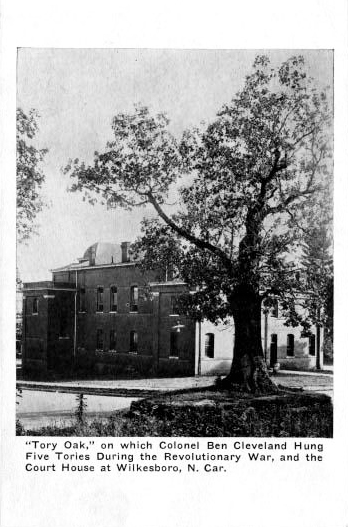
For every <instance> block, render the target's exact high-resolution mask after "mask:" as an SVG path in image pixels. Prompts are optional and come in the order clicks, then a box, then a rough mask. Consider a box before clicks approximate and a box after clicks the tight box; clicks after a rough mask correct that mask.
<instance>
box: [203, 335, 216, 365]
mask: <svg viewBox="0 0 348 527" xmlns="http://www.w3.org/2000/svg"><path fill="white" fill-rule="evenodd" d="M214 340H215V335H214V333H206V335H205V341H204V350H205V356H206V357H209V359H213V358H214Z"/></svg>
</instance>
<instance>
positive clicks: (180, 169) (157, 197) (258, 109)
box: [66, 56, 331, 391]
mask: <svg viewBox="0 0 348 527" xmlns="http://www.w3.org/2000/svg"><path fill="white" fill-rule="evenodd" d="M330 115H331V113H330V108H329V103H328V101H327V96H326V94H325V92H324V91H322V92H319V91H318V90H317V89H316V88H315V86H314V82H313V81H312V80H311V79H310V78H309V77H308V76H307V74H306V71H305V65H304V60H303V58H302V57H292V58H290V59H289V60H288V61H286V62H284V63H283V64H282V65H281V66H280V67H279V68H277V69H274V68H271V65H270V61H269V59H268V58H267V57H266V56H259V57H257V58H256V60H255V62H254V65H253V70H252V72H251V73H250V75H248V76H247V77H246V80H245V84H244V87H243V88H242V89H241V91H240V92H238V93H237V94H236V95H235V96H234V98H233V99H232V101H231V102H230V103H229V104H226V105H225V106H224V107H223V108H222V109H221V111H220V112H219V113H218V114H217V117H216V119H215V120H214V121H213V122H212V123H211V124H209V125H208V126H207V127H206V128H205V129H195V130H193V131H186V132H185V133H184V134H183V137H182V139H181V141H180V142H177V141H176V140H175V138H174V137H173V136H172V135H171V134H170V133H169V131H168V129H167V125H168V120H167V118H166V117H165V116H164V115H162V114H160V115H151V114H150V113H149V111H148V109H147V108H144V107H135V111H134V113H132V114H131V115H128V114H123V113H121V114H118V115H116V116H115V117H114V118H113V121H112V129H113V134H114V139H113V140H112V141H110V142H109V143H108V144H107V146H106V149H105V152H104V153H98V152H96V153H95V159H94V163H93V165H91V166H86V165H85V164H84V163H81V162H80V161H79V160H78V159H76V160H75V161H74V162H70V163H69V164H68V166H67V167H66V171H67V172H68V173H70V174H71V176H72V178H73V179H74V183H73V184H72V187H71V190H72V191H83V192H84V199H86V198H87V199H89V200H90V201H91V202H92V203H93V202H94V201H95V200H96V199H98V198H100V199H101V200H102V201H104V202H105V203H106V204H107V205H108V206H109V207H117V206H122V207H126V208H133V207H141V206H145V205H147V204H150V205H152V207H153V208H154V209H155V211H156V212H157V215H158V217H157V218H155V219H154V220H146V221H144V223H143V233H142V234H143V236H142V239H141V240H140V241H139V242H138V244H137V246H136V249H137V250H138V251H142V252H143V253H144V254H143V259H144V265H148V266H154V265H156V266H158V265H159V262H163V263H164V264H165V265H166V266H169V267H171V269H172V271H173V272H174V273H177V274H178V275H180V276H181V277H182V278H183V279H184V280H185V281H186V282H187V284H188V285H189V287H190V291H191V293H190V294H188V295H187V296H186V297H185V298H184V299H183V300H182V309H188V310H189V313H190V314H191V315H192V316H194V317H195V318H196V319H202V318H203V317H207V318H208V319H210V320H211V321H213V322H218V321H221V320H226V317H229V316H233V319H234V324H235V342H234V355H233V362H232V368H231V372H230V374H229V375H228V377H227V378H226V380H225V383H226V384H228V385H231V384H234V383H237V384H238V385H241V384H242V385H243V386H244V388H246V389H248V390H261V391H273V390H275V387H274V385H273V383H272V382H271V380H270V378H269V376H268V373H267V368H266V365H265V361H264V357H263V350H262V343H261V306H262V303H263V302H267V301H271V300H272V299H273V298H277V299H279V301H280V302H281V306H282V308H283V310H284V312H285V314H286V315H287V318H288V323H289V324H293V325H296V324H299V323H302V324H303V325H305V324H309V323H310V313H307V314H306V313H303V312H302V313H301V312H299V311H298V310H297V308H296V306H297V304H296V295H297V294H298V292H299V291H300V290H301V281H300V280H299V279H298V275H297V272H298V259H297V255H299V254H300V247H301V240H302V238H303V232H304V229H305V226H306V225H305V221H306V218H307V215H308V214H307V213H306V211H308V210H310V208H311V207H312V206H313V204H314V203H315V201H316V199H317V196H318V194H320V193H322V192H323V189H324V188H325V186H326V185H327V181H328V180H329V179H330V169H331V166H330V141H329V140H328V129H329V126H330ZM178 183H180V184H181V186H179V187H177V188H178V190H177V194H178V206H177V207H176V209H175V212H174V213H173V212H172V213H171V212H169V211H170V208H169V207H168V206H167V204H166V200H167V199H168V196H169V195H170V196H171V197H172V196H173V191H172V187H173V185H175V184H176V185H178Z"/></svg>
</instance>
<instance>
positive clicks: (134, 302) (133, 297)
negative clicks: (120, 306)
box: [130, 285, 139, 312]
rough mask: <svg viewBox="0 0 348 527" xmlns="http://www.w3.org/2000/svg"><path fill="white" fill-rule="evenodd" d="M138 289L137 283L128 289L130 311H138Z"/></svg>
mask: <svg viewBox="0 0 348 527" xmlns="http://www.w3.org/2000/svg"><path fill="white" fill-rule="evenodd" d="M138 300H139V290H138V286H137V285H133V286H132V287H131V290H130V311H133V312H136V311H138Z"/></svg>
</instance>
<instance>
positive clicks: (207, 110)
mask: <svg viewBox="0 0 348 527" xmlns="http://www.w3.org/2000/svg"><path fill="white" fill-rule="evenodd" d="M261 52H262V53H263V52H264V51H261ZM258 53H260V51H253V50H248V51H243V50H237V51H236V50H233V51H227V50H194V51H187V50H110V49H34V48H22V49H20V50H19V52H18V74H17V78H18V91H17V105H18V106H19V107H21V108H22V109H23V110H24V111H28V110H29V109H30V108H35V109H36V110H38V112H39V114H40V120H39V123H38V124H39V128H40V131H39V133H38V135H37V136H36V138H35V146H37V147H39V148H43V147H45V148H48V150H49V152H48V154H47V156H46V158H45V162H44V163H43V165H42V169H43V171H44V173H45V176H46V182H45V185H44V187H43V189H42V194H43V197H44V199H45V201H46V202H47V203H49V204H50V206H49V207H48V208H46V209H45V210H44V211H42V212H41V213H40V214H39V215H38V217H37V223H38V224H39V229H38V235H37V236H35V235H33V236H32V237H31V239H30V240H29V241H28V242H27V243H26V244H25V245H23V244H21V245H19V246H18V252H17V255H18V267H19V272H20V276H21V278H22V280H23V281H32V280H33V281H34V280H47V279H50V277H51V273H50V272H49V269H52V268H55V267H59V266H62V265H65V264H68V263H70V262H72V261H74V260H76V258H78V257H80V256H82V254H83V253H84V251H85V250H86V248H87V247H88V246H89V245H91V244H92V243H94V242H96V241H109V242H113V243H121V242H122V241H126V240H129V241H132V240H134V238H135V237H136V236H137V235H138V234H139V226H140V222H141V219H142V217H143V216H144V214H146V215H150V214H153V213H152V211H151V210H150V209H146V210H144V209H142V210H137V211H135V212H125V211H123V210H113V211H107V210H106V208H105V207H103V206H101V205H95V206H91V205H89V204H87V203H84V202H82V197H81V194H79V193H77V194H71V193H67V192H66V189H67V187H68V185H69V178H68V177H67V176H64V175H63V174H62V172H61V167H63V166H65V165H66V164H67V161H68V159H69V158H75V157H78V158H80V159H83V160H86V161H91V160H92V158H93V153H94V151H95V150H99V151H101V150H102V149H103V147H104V146H105V143H106V142H107V140H108V139H111V137H112V135H111V126H110V124H111V119H112V117H113V115H115V114H116V113H118V112H120V111H122V112H125V111H132V107H133V105H134V103H138V102H140V103H142V104H144V105H146V106H149V107H150V109H151V110H153V111H154V112H159V111H161V112H166V113H167V115H168V117H169V119H170V129H171V131H172V132H173V133H174V134H175V135H176V136H178V137H179V136H180V134H181V133H182V131H183V130H184V129H185V128H189V127H191V126H194V125H199V123H200V122H201V121H206V122H209V121H210V120H211V119H213V118H214V115H215V114H216V112H217V111H218V110H219V109H220V107H221V106H222V105H223V104H224V103H226V102H229V101H230V100H231V99H232V97H233V95H234V93H235V92H236V91H237V90H238V89H239V88H240V87H241V86H242V84H243V80H244V78H245V75H246V74H247V73H248V72H250V69H251V65H252V63H253V60H254V58H255V55H257V54H258ZM266 53H267V54H268V55H270V57H271V59H272V65H274V66H276V65H278V64H279V63H280V62H282V61H283V60H286V59H287V58H289V57H290V56H292V55H294V54H298V53H301V54H303V55H304V56H305V59H306V64H307V65H308V70H309V73H310V74H311V75H312V76H313V77H314V78H315V79H316V80H317V82H318V83H319V84H320V85H331V84H332V70H333V57H332V54H331V52H329V51H317V50H315V51H308V50H307V51H300V50H296V51H294V50H282V51H275V50H273V51H270V52H268V51H267V52H266Z"/></svg>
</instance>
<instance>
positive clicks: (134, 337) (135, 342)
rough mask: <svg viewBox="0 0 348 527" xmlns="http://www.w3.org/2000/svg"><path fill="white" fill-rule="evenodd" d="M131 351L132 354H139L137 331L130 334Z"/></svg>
mask: <svg viewBox="0 0 348 527" xmlns="http://www.w3.org/2000/svg"><path fill="white" fill-rule="evenodd" d="M129 351H130V353H138V333H137V332H136V331H131V332H130V336H129Z"/></svg>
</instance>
